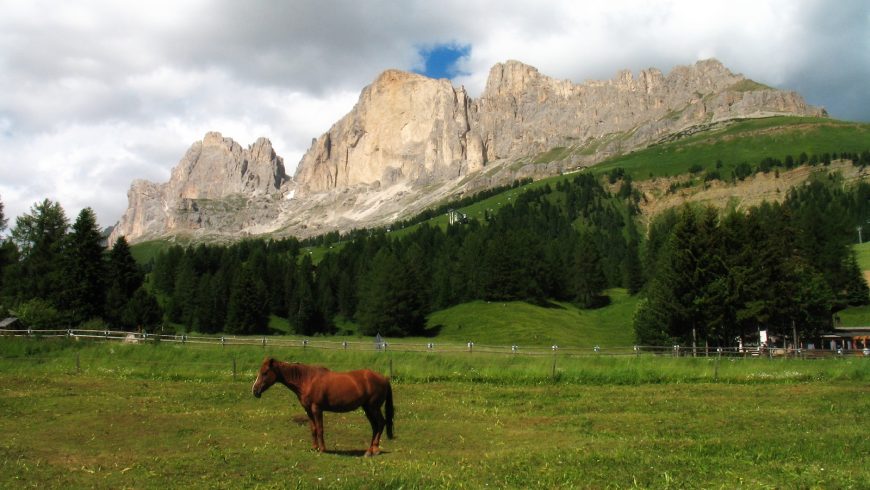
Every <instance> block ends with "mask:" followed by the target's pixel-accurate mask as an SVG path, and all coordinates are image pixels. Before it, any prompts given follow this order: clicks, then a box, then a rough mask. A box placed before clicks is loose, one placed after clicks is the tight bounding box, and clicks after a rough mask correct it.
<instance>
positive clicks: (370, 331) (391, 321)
mask: <svg viewBox="0 0 870 490" xmlns="http://www.w3.org/2000/svg"><path fill="white" fill-rule="evenodd" d="M362 284H363V289H362V291H361V292H360V300H359V308H358V309H357V320H359V322H360V324H361V326H362V332H363V333H364V334H366V335H375V334H378V333H380V334H381V335H386V336H398V337H404V336H406V335H413V334H419V333H422V331H423V328H424V326H425V316H424V315H423V309H422V307H421V306H422V305H420V303H419V296H418V295H417V292H416V291H415V289H414V288H415V286H416V284H415V283H414V281H413V278H412V277H411V275H410V274H408V273H407V271H406V270H405V268H404V267H403V265H402V263H401V261H400V260H399V259H398V258H397V257H396V256H395V254H393V252H392V251H390V250H389V249H388V248H384V249H383V250H381V252H379V253H378V254H377V255H376V256H375V258H374V260H373V261H372V264H371V269H370V270H369V271H368V273H367V274H366V275H365V277H364V278H363V280H362Z"/></svg>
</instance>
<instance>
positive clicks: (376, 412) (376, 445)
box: [363, 406, 387, 456]
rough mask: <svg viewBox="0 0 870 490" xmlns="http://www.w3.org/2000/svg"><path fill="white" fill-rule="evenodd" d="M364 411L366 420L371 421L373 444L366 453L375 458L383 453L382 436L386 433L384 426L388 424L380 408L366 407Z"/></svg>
mask: <svg viewBox="0 0 870 490" xmlns="http://www.w3.org/2000/svg"><path fill="white" fill-rule="evenodd" d="M363 410H364V411H365V413H366V418H368V419H369V423H370V424H371V425H372V443H371V444H370V445H369V449H368V451H366V456H375V455H377V454H379V453H380V452H381V447H380V446H381V434H382V433H383V432H384V426H386V425H387V422H386V420H384V416H383V414H381V409H380V407H377V406H365V407H363Z"/></svg>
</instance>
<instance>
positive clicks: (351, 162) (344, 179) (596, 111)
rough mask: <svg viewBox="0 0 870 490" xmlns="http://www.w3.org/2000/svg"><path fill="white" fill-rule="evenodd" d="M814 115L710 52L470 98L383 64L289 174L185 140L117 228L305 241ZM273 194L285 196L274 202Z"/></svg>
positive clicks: (219, 143) (264, 149)
mask: <svg viewBox="0 0 870 490" xmlns="http://www.w3.org/2000/svg"><path fill="white" fill-rule="evenodd" d="M776 114H791V115H806V116H824V115H825V112H824V110H823V109H820V108H816V107H812V106H809V105H807V104H806V103H805V102H804V100H803V99H802V98H801V97H800V96H799V95H798V94H796V93H793V92H783V91H779V90H774V89H771V88H769V87H765V86H763V85H761V84H758V83H756V82H753V81H751V80H748V79H746V78H744V77H743V76H742V75H736V74H734V73H731V72H730V71H729V70H728V69H727V68H725V67H724V66H723V65H722V64H721V63H719V62H718V61H716V60H705V61H699V62H698V63H696V64H695V65H692V66H681V67H677V68H675V69H673V70H672V71H671V72H670V73H669V74H667V75H664V74H662V73H661V72H660V71H659V70H656V69H649V70H644V71H641V72H640V74H639V75H638V76H637V77H635V76H634V75H633V74H632V73H631V72H629V71H623V72H620V73H618V74H617V76H616V78H614V79H612V80H606V81H589V82H586V83H583V84H575V83H573V82H571V81H568V80H557V79H553V78H550V77H547V76H544V75H542V74H540V73H539V72H538V70H536V69H535V68H533V67H531V66H528V65H525V64H523V63H520V62H517V61H508V62H505V63H499V64H497V65H495V66H494V67H492V69H491V70H490V73H489V78H488V80H487V84H486V88H485V90H484V92H483V93H482V94H481V96H480V97H479V98H477V99H474V98H472V97H470V96H469V95H468V94H467V93H466V91H465V89H464V88H462V87H460V88H456V87H453V86H452V85H451V84H450V82H449V81H447V80H444V79H442V80H433V79H430V78H426V77H423V76H421V75H416V74H411V73H405V72H401V71H396V70H388V71H386V72H384V73H383V74H381V75H380V76H379V77H378V78H377V79H376V80H375V81H374V82H373V83H372V84H371V85H369V86H368V87H366V88H365V89H363V91H362V93H361V94H360V98H359V100H358V102H357V104H356V106H355V107H354V108H353V110H351V112H350V113H348V114H347V115H346V116H344V117H343V118H341V119H340V120H339V121H338V122H336V123H335V124H334V125H333V126H332V127H331V128H330V129H329V131H328V132H326V133H324V134H323V135H321V136H320V137H319V138H316V139H314V140H313V141H312V144H311V147H310V148H309V149H308V151H307V152H306V153H305V155H304V156H303V157H302V160H301V161H300V162H299V165H298V167H297V169H296V174H295V176H294V178H293V179H292V180H290V179H288V177H287V176H286V175H285V174H284V166H283V162H282V160H281V158H280V157H278V156H277V155H275V152H274V151H273V150H272V147H271V144H270V143H269V141H268V140H266V139H263V138H261V139H259V140H257V142H256V143H254V144H253V145H252V146H251V147H249V148H247V149H243V148H241V147H240V146H239V145H238V144H237V143H235V142H234V141H232V140H231V139H229V138H223V137H222V136H221V135H220V134H219V133H208V134H207V135H206V136H205V138H204V139H203V141H202V142H198V143H194V145H193V146H191V148H190V149H189V150H188V152H187V154H186V155H185V156H184V158H182V160H181V161H180V162H179V163H178V165H177V166H176V167H175V169H174V170H173V171H172V177H171V179H170V181H169V182H168V183H166V184H153V183H150V182H144V181H136V182H134V183H133V186H132V187H131V188H130V191H129V193H128V196H129V201H130V207H129V209H128V210H127V212H126V213H125V214H124V216H123V217H122V219H121V221H120V223H119V224H118V226H117V227H116V229H115V231H114V233H113V236H112V237H111V238H110V239H112V240H114V238H116V237H117V236H120V235H126V236H127V238H128V240H131V241H136V240H142V239H146V238H152V237H157V236H162V235H177V234H185V233H187V234H194V235H202V236H205V235H214V236H225V237H228V238H232V237H238V236H240V235H242V234H246V233H250V234H260V233H273V234H279V235H280V234H286V235H296V236H308V235H314V234H318V233H324V232H327V231H332V230H346V229H350V228H360V227H366V226H378V225H385V224H388V223H390V222H391V221H394V220H396V219H399V218H402V217H407V216H410V215H412V214H414V213H417V212H419V211H421V210H422V209H424V208H425V207H427V206H429V205H432V204H434V203H437V202H439V201H440V200H443V199H446V198H449V197H450V196H456V195H458V194H461V193H463V192H470V191H474V190H479V189H482V188H486V187H491V186H494V185H500V184H505V183H509V182H511V181H513V180H514V179H517V178H524V177H534V178H538V177H544V176H548V175H553V174H556V173H559V172H564V171H567V170H573V169H576V168H579V167H582V166H588V165H592V164H594V163H597V162H599V161H602V160H604V159H605V158H607V157H609V156H612V155H614V154H618V153H623V152H626V151H631V150H634V149H638V148H642V147H644V146H647V145H649V144H651V143H654V142H656V141H660V140H663V139H666V138H668V137H673V135H675V134H686V133H687V132H692V131H695V130H699V128H700V129H703V128H704V127H709V126H710V125H714V124H717V123H720V122H723V121H728V120H731V119H735V118H748V117H762V116H770V115H776ZM282 195H286V196H287V197H292V199H285V198H282Z"/></svg>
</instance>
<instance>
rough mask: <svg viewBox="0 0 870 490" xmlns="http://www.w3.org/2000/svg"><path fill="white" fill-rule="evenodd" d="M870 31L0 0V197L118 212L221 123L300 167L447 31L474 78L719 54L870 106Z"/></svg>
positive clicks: (864, 7)
mask: <svg viewBox="0 0 870 490" xmlns="http://www.w3.org/2000/svg"><path fill="white" fill-rule="evenodd" d="M868 32H870V6H868V4H867V2H866V1H863V0H854V1H843V2H837V3H836V4H835V5H833V6H832V5H830V4H829V3H827V2H824V1H821V0H806V1H787V0H771V1H759V0H755V1H747V0H732V1H716V2H702V3H698V2H694V1H692V2H689V1H678V0H674V1H664V2H640V1H611V2H606V3H605V2H595V3H592V2H576V1H570V0H559V1H553V2H547V3H541V2H531V1H529V2H526V1H520V0H502V1H478V2H475V1H467V0H461V1H460V0H446V1H443V2H428V1H422V0H420V1H414V2H406V3H402V4H401V5H400V6H397V4H395V3H394V2H389V1H387V0H375V1H371V2H358V1H355V0H337V1H334V2H327V3H324V2H314V1H298V2H286V3H284V2H277V3H276V2H271V1H266V0H261V1H249V2H236V1H234V0H215V1H206V0H200V1H185V2H174V1H171V2H170V1H161V2H153V1H152V2H114V1H109V0H106V1H84V2H72V3H71V2H62V1H49V0H46V1H32V2H24V1H21V2H15V1H11V2H3V3H0V199H2V201H3V203H4V204H5V211H6V214H7V216H9V217H10V218H12V220H10V221H14V217H15V216H17V215H20V214H21V213H23V212H26V211H27V210H28V209H29V208H30V206H31V205H32V204H33V203H34V202H36V201H39V200H41V199H43V198H46V197H48V198H52V199H57V200H59V201H60V202H61V204H62V205H63V206H64V208H65V209H66V210H67V212H68V214H69V215H70V216H71V217H72V216H74V215H75V214H76V213H77V212H78V210H79V209H81V208H82V207H84V206H91V207H93V208H94V209H95V210H96V211H97V216H98V219H99V220H100V223H101V224H103V225H108V224H111V223H114V222H115V221H116V220H117V219H118V218H119V217H120V215H121V212H122V211H123V209H124V208H125V207H126V204H127V203H126V192H127V188H128V186H129V183H130V182H131V181H132V180H133V179H135V178H147V179H151V180H157V181H165V180H166V179H167V178H168V175H169V171H170V169H171V167H172V166H173V165H175V163H176V162H177V161H178V160H179V159H180V158H181V157H182V155H183V153H184V151H185V149H186V148H187V147H188V146H189V145H190V144H191V143H192V142H194V141H195V140H198V139H200V138H202V136H203V134H204V133H205V132H206V131H210V130H216V131H220V132H222V133H223V134H224V135H226V136H230V137H232V138H234V139H235V140H236V141H238V142H239V143H240V144H242V145H247V144H250V143H252V142H253V141H254V140H255V139H256V138H257V137H259V136H266V137H269V138H270V139H271V140H272V142H273V145H274V146H275V148H276V151H277V152H278V153H279V154H280V155H282V156H283V157H284V158H285V165H286V166H287V167H288V171H289V172H292V171H293V169H294V167H295V165H296V163H297V162H298V160H299V158H301V156H302V154H303V153H304V151H305V150H306V149H307V147H308V145H309V144H310V141H311V139H312V138H314V137H316V136H319V135H320V134H321V133H322V132H324V131H325V130H327V129H328V128H329V126H330V125H331V124H332V123H333V122H335V121H336V120H337V119H338V118H339V117H341V116H342V115H343V114H344V113H346V112H347V111H349V110H350V109H351V107H352V106H353V104H354V103H355V102H356V100H357V97H358V94H359V91H360V90H361V89H362V87H363V86H364V85H366V84H368V83H370V82H371V81H372V80H373V79H374V78H375V77H376V76H377V74H378V73H379V72H381V71H382V70H384V69H387V68H400V69H406V70H411V69H414V68H419V67H420V66H421V65H422V59H421V57H420V55H419V52H418V49H419V48H420V47H424V46H433V45H437V44H450V43H454V44H458V45H470V46H471V51H470V53H469V56H468V57H466V58H463V59H462V60H460V64H459V66H458V67H459V68H460V70H461V71H463V72H466V73H467V75H463V76H461V77H458V78H457V79H456V80H455V82H456V83H457V84H460V83H461V84H465V85H466V87H467V88H468V89H469V90H470V91H471V92H472V94H479V93H480V91H482V89H483V87H484V84H485V82H486V76H487V74H488V72H489V69H490V67H491V66H492V65H493V64H494V63H496V62H500V61H505V60H507V59H517V60H520V61H523V62H526V63H529V64H531V65H533V66H536V67H537V68H538V69H539V70H540V71H541V72H542V73H544V74H547V75H551V76H555V77H559V78H569V79H572V80H574V81H577V82H582V81H584V80H587V79H603V78H610V77H612V76H613V75H614V74H615V72H616V71H617V70H619V69H621V68H628V69H631V70H633V71H637V70H640V69H643V68H647V67H651V66H654V67H658V68H660V69H662V70H663V71H668V70H670V69H671V68H672V67H673V66H674V65H676V64H689V63H693V62H694V61H696V60H697V59H700V58H706V57H710V56H715V57H717V58H719V59H720V60H721V61H722V62H723V63H725V64H726V66H728V67H729V68H731V69H732V70H734V71H736V72H741V73H744V74H745V75H747V76H749V77H751V78H754V79H756V80H758V81H761V82H763V83H767V84H770V85H775V86H779V87H783V88H789V89H797V90H799V91H801V92H802V93H803V94H804V95H805V96H806V97H807V98H808V100H809V101H810V102H811V103H814V104H821V105H825V106H827V107H828V109H829V110H830V111H831V112H832V114H833V115H834V116H835V117H842V118H851V119H862V120H870V102H868V97H870V95H868V92H867V90H866V80H867V79H870V58H868V56H867V53H868V52H870V35H868Z"/></svg>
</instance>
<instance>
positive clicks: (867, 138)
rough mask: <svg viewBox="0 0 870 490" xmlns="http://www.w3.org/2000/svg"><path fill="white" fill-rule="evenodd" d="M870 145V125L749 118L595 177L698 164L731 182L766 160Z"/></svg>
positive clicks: (640, 175) (610, 164)
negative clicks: (739, 171)
mask: <svg viewBox="0 0 870 490" xmlns="http://www.w3.org/2000/svg"><path fill="white" fill-rule="evenodd" d="M868 146H870V124H864V123H853V122H845V121H837V120H834V119H824V118H809V117H793V116H792V117H788V116H778V117H769V118H762V119H747V120H743V121H739V122H736V123H733V124H729V125H727V126H725V127H724V128H721V129H713V130H710V131H705V132H702V133H698V134H695V135H691V136H686V137H684V138H680V139H678V140H676V141H671V142H666V143H661V144H658V145H653V146H650V147H649V148H646V149H643V150H639V151H635V152H632V153H628V154H626V155H622V156H619V157H616V158H613V159H610V160H608V161H606V162H603V163H602V164H600V165H596V166H595V167H594V171H595V172H600V173H604V172H608V171H610V170H612V169H614V168H617V167H621V168H624V169H625V171H626V173H627V174H629V175H631V176H632V177H633V178H635V179H637V180H643V179H647V178H650V177H668V176H675V175H681V174H686V173H688V172H689V169H690V168H691V167H692V166H693V165H700V166H702V167H703V168H704V169H705V170H713V169H715V167H716V162H717V161H718V160H721V161H722V168H721V169H720V173H721V174H722V176H723V178H729V177H730V175H731V171H732V170H733V169H734V167H736V166H737V165H738V164H740V163H742V162H747V163H749V164H750V165H752V166H753V167H754V166H755V165H757V164H758V162H759V161H760V160H762V159H764V158H766V157H772V158H778V159H779V160H784V159H785V157H786V155H791V156H792V157H794V158H795V159H797V158H798V156H799V155H800V154H801V152H806V153H807V155H813V154H818V155H819V156H821V154H823V153H826V152H827V153H834V152H837V153H839V152H843V151H849V152H858V153H860V152H862V151H864V150H867V149H868Z"/></svg>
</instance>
